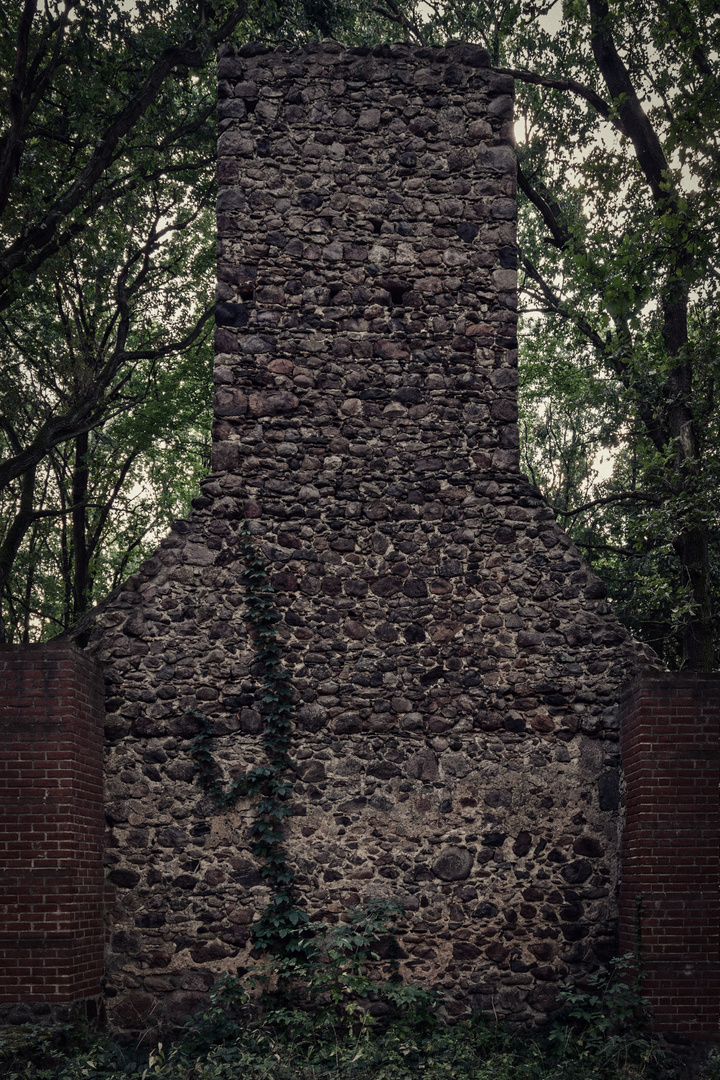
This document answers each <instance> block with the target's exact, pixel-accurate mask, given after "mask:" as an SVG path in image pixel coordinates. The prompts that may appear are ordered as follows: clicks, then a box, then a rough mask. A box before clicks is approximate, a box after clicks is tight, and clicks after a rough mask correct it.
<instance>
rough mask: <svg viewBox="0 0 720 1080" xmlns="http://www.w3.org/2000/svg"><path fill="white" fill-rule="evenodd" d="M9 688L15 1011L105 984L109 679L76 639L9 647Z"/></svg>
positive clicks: (1, 841)
mask: <svg viewBox="0 0 720 1080" xmlns="http://www.w3.org/2000/svg"><path fill="white" fill-rule="evenodd" d="M0 688H1V689H0V738H2V745H3V754H2V759H1V760H0V863H1V865H2V869H1V870H0V881H2V904H1V906H0V911H1V912H2V925H1V928H0V1014H7V1012H8V1008H7V1007H10V1006H12V1005H13V1003H16V1002H17V1001H18V1000H20V999H21V1000H23V1001H25V1002H46V1003H61V1002H72V1001H79V1000H82V999H87V998H92V997H93V996H94V995H97V994H98V993H99V992H100V979H101V976H102V960H103V955H102V954H103V935H102V846H103V834H104V819H103V803H102V799H103V783H102V726H101V718H102V715H103V682H102V677H101V675H100V673H99V670H98V668H97V666H96V665H95V663H94V662H93V661H92V660H90V659H89V658H88V657H86V656H84V655H83V654H82V653H81V652H80V651H79V650H78V649H77V648H75V647H74V646H73V645H70V644H57V643H50V644H41V645H30V646H27V645H23V646H13V645H7V646H0ZM3 1005H5V1006H6V1008H5V1009H3V1008H2V1007H3Z"/></svg>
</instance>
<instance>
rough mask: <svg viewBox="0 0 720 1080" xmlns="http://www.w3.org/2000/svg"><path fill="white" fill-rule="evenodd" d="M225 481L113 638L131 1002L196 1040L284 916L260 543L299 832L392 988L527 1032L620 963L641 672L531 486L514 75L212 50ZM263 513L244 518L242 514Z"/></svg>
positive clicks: (110, 773)
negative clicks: (587, 976) (623, 709)
mask: <svg viewBox="0 0 720 1080" xmlns="http://www.w3.org/2000/svg"><path fill="white" fill-rule="evenodd" d="M219 78H220V83H219V87H220V100H219V113H220V128H221V135H220V143H219V152H220V159H219V175H220V196H219V216H218V226H219V235H220V244H219V264H218V265H219V270H218V275H219V285H218V296H219V305H218V323H219V326H218V330H217V361H216V369H215V379H216V383H217V394H216V398H215V417H216V419H215V428H214V451H213V466H214V472H213V473H212V474H211V475H210V476H209V477H208V478H207V479H206V481H205V482H204V483H203V491H202V495H201V497H199V498H197V499H195V501H194V510H193V513H192V515H191V516H190V518H188V519H187V520H185V521H180V522H178V523H176V525H175V527H174V529H173V531H172V533H171V535H170V536H169V537H167V539H166V540H164V541H163V543H162V544H161V546H160V548H159V550H158V552H157V554H156V555H155V556H154V558H152V559H151V560H150V561H149V562H148V563H146V564H145V565H144V566H143V567H142V569H141V571H140V572H139V573H138V574H137V575H135V577H134V578H133V579H131V581H129V582H128V583H127V586H126V589H125V591H124V592H122V593H121V594H120V596H119V597H118V598H116V599H115V600H114V601H113V602H112V603H111V604H110V605H109V606H108V607H107V608H106V610H105V611H104V613H103V614H102V615H101V616H100V618H99V619H98V621H97V624H96V629H95V631H94V635H93V638H92V640H91V642H90V646H89V647H90V649H91V651H92V652H93V653H94V654H95V655H96V656H98V657H99V658H100V659H101V660H102V661H103V663H104V665H105V669H106V675H107V680H108V700H107V710H108V717H107V726H106V734H107V762H106V785H107V814H108V819H109V821H110V824H111V840H110V846H109V848H108V852H107V855H108V863H109V865H108V875H109V881H110V882H111V883H112V884H113V885H114V886H115V887H116V890H117V900H116V904H115V907H114V908H113V909H112V910H111V912H110V924H111V927H110V929H111V944H110V953H109V957H108V965H107V990H106V992H107V995H108V1007H109V1012H110V1015H111V1018H112V1019H113V1022H114V1023H116V1024H117V1025H119V1026H124V1027H133V1026H135V1027H137V1026H142V1025H144V1024H146V1023H148V1022H149V1023H152V1022H153V1018H157V1019H158V1020H160V1019H162V1018H165V1017H169V1018H170V1019H171V1020H179V1019H180V1018H181V1017H182V1016H183V1015H184V1014H185V1013H186V1012H187V1011H188V1010H189V1009H191V1008H194V1007H197V1006H198V1005H199V1004H201V1003H202V1001H203V997H204V995H205V993H206V991H207V989H208V987H209V986H210V985H211V984H212V983H213V980H214V979H216V978H217V976H218V973H220V972H222V971H225V970H229V971H234V970H237V969H238V968H240V969H241V970H242V969H244V968H245V967H247V966H248V964H249V963H251V962H252V957H251V956H250V951H251V948H252V941H251V937H250V934H251V929H252V924H253V922H254V921H255V920H257V918H258V915H259V912H260V911H261V910H262V908H263V905H264V904H266V903H267V900H268V894H267V889H266V887H265V886H264V884H263V882H262V879H261V877H260V875H259V872H258V870H259V868H258V866H257V865H256V864H255V862H254V860H253V858H252V856H251V854H250V851H249V834H248V820H249V815H250V814H251V812H252V810H251V805H250V803H249V802H245V803H242V804H241V805H240V808H239V809H236V810H234V811H232V812H230V813H228V814H226V815H218V814H217V813H215V811H214V807H213V804H212V803H211V802H210V800H209V799H208V798H205V797H203V795H202V792H201V790H200V789H199V787H198V786H197V784H196V783H195V772H194V766H193V761H192V759H191V756H190V747H191V742H190V740H191V738H192V736H193V735H194V734H195V732H196V730H197V726H196V722H195V721H194V720H193V718H192V717H189V716H188V715H187V710H188V709H200V710H202V711H204V712H205V714H206V715H208V716H209V717H210V718H211V719H212V721H213V723H214V725H215V730H216V732H218V738H217V741H216V747H217V755H218V758H219V760H221V761H222V763H223V768H224V769H225V773H226V775H227V776H232V775H237V773H238V772H241V771H242V770H243V769H245V768H247V767H248V766H251V765H253V764H257V763H262V761H263V760H264V750H263V746H262V734H261V732H262V725H263V717H262V712H263V709H262V702H261V698H262V693H263V691H262V688H261V672H260V670H259V667H258V665H257V663H256V660H255V656H254V653H253V651H252V648H251V645H250V639H249V634H248V627H247V624H246V621H245V614H246V613H245V609H244V588H243V582H242V574H243V558H242V552H241V545H239V543H238V534H239V530H240V528H241V527H243V528H249V530H250V532H251V534H252V536H253V537H254V538H255V540H256V543H257V545H258V548H259V550H261V551H262V553H263V555H264V557H265V559H266V561H267V566H268V571H269V573H270V575H271V579H272V584H273V586H274V589H275V597H276V603H277V610H278V612H279V616H280V621H279V623H278V633H279V635H280V637H281V641H282V647H283V654H284V663H285V665H286V668H287V670H288V671H289V673H290V675H291V677H292V685H293V688H294V693H295V698H296V708H295V715H294V721H295V724H296V727H295V732H294V738H293V747H292V757H293V766H294V781H295V790H294V803H293V805H294V816H293V817H292V820H291V824H290V826H289V828H288V830H287V844H288V850H289V852H290V856H291V860H292V863H293V865H294V866H295V869H296V873H297V881H298V887H299V893H300V897H301V902H302V903H304V904H306V906H307V909H308V911H309V912H310V914H311V916H312V917H313V918H322V919H325V920H329V921H333V920H337V919H338V918H340V917H342V914H343V912H344V911H345V910H346V909H347V908H348V907H349V906H352V905H355V904H357V903H358V902H361V901H363V900H364V899H367V898H369V897H374V896H379V897H389V898H390V897H391V898H396V899H398V900H399V901H400V902H401V903H402V905H403V908H404V917H403V919H402V920H401V922H400V926H399V932H400V942H401V946H402V949H403V954H404V955H403V962H402V967H403V970H404V972H405V974H406V975H407V976H408V977H409V978H411V979H413V980H416V981H418V982H421V983H423V984H425V985H433V986H440V987H442V988H444V989H445V991H446V994H447V1009H448V1012H449V1013H450V1014H451V1015H452V1014H455V1015H457V1014H459V1013H460V1012H462V1011H463V1010H464V1009H466V1008H467V1007H468V1006H469V1005H470V1006H481V1007H483V1008H486V1009H492V1010H494V1012H495V1014H496V1015H499V1016H508V1017H510V1018H512V1019H515V1020H517V1021H519V1022H528V1023H530V1022H535V1021H537V1020H538V1019H542V1018H543V1017H544V1016H545V1015H546V1014H547V1011H548V1010H550V1009H552V1007H553V1003H554V999H555V992H556V988H557V986H558V983H559V981H560V980H561V979H563V978H564V977H565V976H566V975H568V974H571V973H579V972H582V971H585V970H587V969H588V968H590V967H594V966H596V965H597V964H598V963H599V962H602V961H605V960H607V959H608V957H609V956H610V955H611V954H612V953H613V951H614V949H615V927H616V899H615V890H616V866H617V827H618V822H617V810H618V805H619V784H618V719H617V709H616V701H617V695H618V687H619V686H620V685H621V684H622V683H624V682H625V681H626V680H627V678H628V676H629V675H630V674H631V673H632V672H633V671H634V669H635V667H636V666H637V664H638V662H639V661H642V660H643V659H644V662H647V660H648V657H644V658H643V653H642V650H641V648H640V646H638V645H637V643H634V642H632V641H631V640H630V639H629V638H628V635H627V633H626V631H625V630H624V629H623V628H622V626H621V625H620V624H619V623H618V622H617V620H616V619H615V618H614V616H613V614H612V611H611V608H610V606H609V605H608V604H607V603H606V601H605V600H604V588H603V586H602V583H601V582H600V581H599V580H598V579H597V578H596V577H594V576H593V574H592V573H591V572H590V571H589V569H588V567H587V565H586V564H585V563H584V562H583V560H582V557H581V555H580V553H579V552H578V551H577V549H576V548H574V547H573V545H572V544H571V542H570V541H569V540H568V538H567V537H566V536H565V535H564V533H563V532H562V530H561V529H560V528H559V527H558V526H557V525H556V523H555V522H554V520H553V517H552V514H551V512H550V511H549V510H548V509H547V507H546V506H545V505H544V504H543V502H542V499H541V498H540V496H539V493H538V492H537V491H536V490H535V489H533V488H532V487H531V486H530V485H529V484H528V482H527V480H526V479H525V477H523V476H522V475H521V473H520V471H519V463H518V430H517V422H516V421H517V403H516V385H517V371H516V359H517V340H516V312H515V309H516V270H515V266H516V256H517V249H516V240H515V161H514V154H513V149H512V92H513V86H512V82H511V80H510V79H508V78H507V77H506V76H504V75H500V74H497V73H495V72H493V71H492V70H491V69H490V68H489V67H488V66H487V54H485V53H484V51H483V50H482V49H479V48H477V47H474V46H472V47H471V46H452V47H449V48H448V49H444V50H440V49H410V48H408V47H405V46H393V47H382V48H376V49H374V50H373V51H372V53H370V52H369V51H368V50H357V49H356V50H352V49H350V50H347V51H344V50H342V49H341V48H340V46H338V45H336V44H335V43H333V42H329V43H324V44H323V45H322V46H319V47H308V48H307V49H305V50H304V51H296V52H290V53H289V52H285V51H283V50H278V51H275V52H268V51H265V50H263V49H261V48H259V47H249V48H245V49H242V50H240V52H239V53H238V54H237V55H236V54H234V53H232V52H227V51H226V52H225V53H223V55H222V56H221V58H220V62H219ZM243 523H244V524H243Z"/></svg>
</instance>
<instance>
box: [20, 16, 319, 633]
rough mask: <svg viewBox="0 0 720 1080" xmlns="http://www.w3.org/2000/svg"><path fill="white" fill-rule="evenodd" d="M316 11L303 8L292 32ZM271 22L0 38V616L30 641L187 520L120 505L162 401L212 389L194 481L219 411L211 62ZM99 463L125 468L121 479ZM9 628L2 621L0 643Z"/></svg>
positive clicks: (102, 22) (121, 25)
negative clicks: (161, 532)
mask: <svg viewBox="0 0 720 1080" xmlns="http://www.w3.org/2000/svg"><path fill="white" fill-rule="evenodd" d="M306 8H307V10H306ZM313 8H316V9H317V12H316V15H313V10H312V9H313ZM323 10H324V9H323V4H322V3H321V2H319V0H315V2H314V3H313V2H310V0H308V3H307V4H303V3H300V2H296V3H293V4H292V13H291V14H292V17H293V19H295V21H296V22H297V23H298V25H299V32H300V33H311V32H313V28H314V27H315V22H314V21H313V20H314V19H315V21H317V18H320V19H322V16H323ZM285 14H287V12H286V13H285ZM280 15H281V12H280V11H279V9H276V7H275V5H273V4H272V3H269V4H266V3H262V2H260V0H255V2H251V3H250V4H248V3H247V2H246V0H221V2H219V3H215V4H214V5H212V6H211V5H208V4H206V3H205V2H204V0H142V2H140V3H137V4H134V5H130V6H128V5H126V4H124V3H123V2H122V0H53V2H51V3H47V4H46V5H45V7H44V8H42V9H40V10H38V5H37V2H36V0H23V3H22V5H21V6H18V7H15V8H14V9H11V10H10V12H9V13H8V14H7V17H6V19H5V23H4V25H3V26H2V27H0V67H2V69H3V72H4V74H5V77H6V85H7V87H8V89H7V93H6V95H5V100H4V101H3V104H4V105H5V106H6V108H5V109H4V110H3V113H4V114H5V115H6V116H7V121H6V123H5V126H4V129H2V131H1V133H0V233H1V235H2V242H3V248H4V251H3V254H2V256H1V257H0V360H1V362H2V364H1V368H0V515H1V520H2V525H3V527H2V529H0V599H1V601H2V604H3V606H4V607H5V609H6V612H7V614H8V615H9V619H8V622H9V623H10V624H11V625H14V626H15V628H16V630H15V632H16V633H20V634H21V635H23V636H24V637H26V638H27V637H28V636H29V635H31V634H32V633H38V632H43V627H44V628H45V631H49V630H50V628H52V627H55V628H56V629H57V628H64V627H66V626H67V625H68V622H69V621H70V620H72V619H74V618H77V617H78V616H80V615H81V614H82V612H83V611H84V610H85V609H86V608H87V606H88V604H90V603H91V602H92V600H93V598H97V597H98V590H100V589H102V588H103V587H105V586H106V585H107V584H108V582H109V581H112V580H114V577H113V575H112V574H111V575H110V576H109V577H108V575H107V574H106V573H104V572H101V569H100V568H101V567H102V566H103V565H105V564H104V563H103V559H104V558H105V556H107V554H108V551H107V549H112V548H113V547H116V546H117V544H118V542H119V537H120V535H121V534H123V535H124V544H125V547H126V550H125V553H124V556H123V557H121V558H119V562H118V563H117V565H118V566H119V567H121V568H124V569H126V570H130V569H131V568H132V565H133V563H134V562H135V561H137V560H139V558H140V556H141V555H142V554H143V553H144V548H145V547H146V546H147V544H148V543H150V542H151V537H152V535H154V533H155V532H156V529H157V527H158V526H159V522H160V519H161V518H162V520H165V518H166V517H167V514H168V513H169V508H170V504H173V505H174V506H175V512H176V513H177V512H181V510H180V507H179V505H178V501H177V499H173V498H169V499H168V498H165V497H163V498H160V496H159V493H157V492H156V494H158V499H157V500H156V505H155V510H154V517H153V514H152V513H150V509H149V507H146V508H145V512H144V513H142V514H140V513H139V512H138V500H137V499H134V498H133V497H132V496H131V495H128V493H127V485H128V484H134V485H137V484H138V483H140V481H139V479H138V477H139V476H144V480H143V481H142V483H143V484H145V485H147V484H148V483H150V481H149V479H148V477H149V476H151V474H156V473H157V470H158V468H159V463H160V461H161V458H162V453H161V452H159V450H160V449H161V448H162V446H163V439H165V440H167V439H168V437H169V435H168V426H167V421H168V420H169V416H170V414H167V410H166V412H165V413H163V410H162V409H161V408H160V407H159V402H160V400H161V399H162V401H169V400H170V399H172V398H174V399H175V400H176V402H178V401H180V400H187V399H188V386H189V385H193V386H196V384H197V382H198V378H201V380H202V383H203V386H204V387H205V391H206V392H205V394H204V395H203V405H202V408H200V409H198V408H197V407H195V406H197V401H195V404H194V406H193V408H191V409H179V410H176V415H175V426H174V428H173V431H172V440H173V445H174V447H175V449H177V447H178V446H179V445H182V446H184V447H185V448H186V449H188V448H194V453H195V459H194V460H191V461H189V462H188V464H187V469H188V472H189V474H191V475H193V474H194V472H195V471H196V463H197V453H198V451H199V449H200V448H201V447H202V446H203V445H204V442H203V440H204V433H205V432H206V428H207V421H208V416H207V412H208V402H209V399H210V381H209V377H208V374H209V365H208V362H207V361H208V357H209V338H208V335H209V333H210V331H211V317H212V304H211V289H212V282H213V278H214V273H213V265H214V263H213V255H212V250H213V238H214V222H213V217H212V214H211V212H210V204H211V202H212V201H213V197H214V167H215V138H216V130H215V99H216V87H215V73H214V63H213V61H214V51H215V46H216V45H217V44H218V43H219V42H220V41H223V40H226V39H227V38H228V37H229V36H230V35H232V34H235V35H236V36H237V34H238V33H241V32H244V33H246V34H250V35H261V34H263V33H265V32H266V31H267V29H268V26H269V25H271V24H272V25H275V24H277V25H280ZM316 16H317V18H316ZM283 27H284V29H285V30H286V31H287V27H288V22H287V19H285V20H284V22H283ZM188 359H191V360H192V361H193V363H194V364H196V369H195V372H194V373H191V372H189V370H188V364H187V362H186V361H187V360H188ZM196 374H197V376H198V378H196ZM161 414H162V415H161ZM151 416H152V419H153V423H154V424H155V425H156V426H155V429H154V430H153V431H152V432H151V431H150V429H149V427H148V424H149V422H150V417H151ZM128 418H134V419H130V420H129V419H128ZM183 420H184V422H185V425H186V426H185V428H184V429H182V428H179V427H178V424H179V423H181V422H182V421H183ZM131 432H134V437H135V438H136V440H137V441H136V443H135V445H133V446H130V445H129V444H128V442H127V438H128V434H129V433H131ZM108 446H114V447H115V448H116V451H117V453H119V454H120V455H121V456H120V457H119V459H118V461H117V468H118V473H117V476H116V477H114V478H111V477H110V475H109V474H108V470H107V468H105V465H106V464H107V462H105V458H104V448H105V447H108ZM178 489H183V492H184V496H185V506H184V507H183V509H186V507H187V497H188V491H187V489H186V488H184V486H183V484H182V482H181V483H179V485H178ZM148 490H149V491H152V490H153V487H152V484H151V483H150V487H149V488H148ZM123 508H124V509H123ZM98 515H99V516H98ZM151 519H152V520H154V525H153V526H150V524H149V522H150V520H151ZM131 522H134V525H135V527H134V528H132V529H130V532H129V533H128V532H127V528H126V527H128V526H129V524H130V523H131ZM148 530H149V531H148ZM143 537H145V538H146V539H145V541H143V539H142V538H143ZM55 541H56V542H55ZM128 556H129V561H128ZM48 567H52V570H48V569H47V568H48ZM43 568H45V569H43ZM54 573H55V574H57V573H59V574H60V578H61V581H62V588H61V589H60V590H59V591H58V590H57V589H56V588H54V586H53V582H54V577H53V574H54ZM18 620H19V622H18ZM3 623H4V620H3V617H2V610H0V640H3V638H4V637H5V636H7V634H8V633H10V632H12V631H5V630H4V629H3Z"/></svg>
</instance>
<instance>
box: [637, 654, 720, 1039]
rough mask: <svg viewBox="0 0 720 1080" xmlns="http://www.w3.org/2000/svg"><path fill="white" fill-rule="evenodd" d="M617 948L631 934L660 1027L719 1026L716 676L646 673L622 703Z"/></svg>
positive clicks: (712, 1029)
mask: <svg viewBox="0 0 720 1080" xmlns="http://www.w3.org/2000/svg"><path fill="white" fill-rule="evenodd" d="M621 709H622V714H623V723H622V729H621V746H622V758H623V768H624V771H625V779H626V783H627V817H626V822H625V830H624V835H623V843H622V855H621V872H622V884H621V891H620V951H621V953H627V952H631V951H632V950H633V947H634V945H635V942H636V931H637V927H638V920H637V917H636V914H635V912H636V907H637V902H638V900H640V901H641V902H642V906H641V911H640V919H639V929H640V935H641V958H642V968H643V970H644V971H645V972H646V979H645V982H644V993H645V995H646V996H647V997H648V998H649V999H650V1001H651V1003H652V1007H653V1015H654V1021H655V1026H656V1028H657V1029H658V1030H666V1031H677V1032H686V1033H688V1034H696V1035H705V1036H712V1035H717V1034H718V1033H720V893H719V892H718V886H719V884H720V882H719V880H718V872H719V869H720V819H719V816H718V788H719V786H720V754H719V748H718V733H719V725H720V676H714V675H698V674H693V675H688V676H684V675H670V674H662V673H654V672H653V673H643V675H642V676H641V677H640V678H638V679H637V680H636V681H635V682H634V683H633V684H632V685H631V686H630V688H629V689H628V691H627V692H626V694H625V695H624V697H623V700H622V703H621Z"/></svg>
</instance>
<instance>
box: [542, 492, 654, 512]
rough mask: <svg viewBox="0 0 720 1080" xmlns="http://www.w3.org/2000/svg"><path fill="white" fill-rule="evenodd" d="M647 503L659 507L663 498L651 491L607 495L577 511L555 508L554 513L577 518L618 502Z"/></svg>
mask: <svg viewBox="0 0 720 1080" xmlns="http://www.w3.org/2000/svg"><path fill="white" fill-rule="evenodd" d="M628 500H629V501H631V502H632V501H633V500H634V501H637V502H647V503H655V504H656V505H659V504H661V503H662V501H663V500H662V498H661V497H660V496H659V495H656V494H653V492H651V491H623V492H621V493H620V494H619V495H605V496H604V497H603V498H601V499H593V500H592V502H589V503H585V505H584V506H578V507H576V509H575V510H561V509H560V508H559V507H556V506H553V507H552V511H553V513H554V514H561V515H562V516H563V517H576V516H577V515H578V514H584V513H585V511H586V510H592V509H593V507H595V506H610V505H611V504H612V503H618V502H628Z"/></svg>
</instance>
